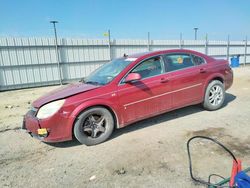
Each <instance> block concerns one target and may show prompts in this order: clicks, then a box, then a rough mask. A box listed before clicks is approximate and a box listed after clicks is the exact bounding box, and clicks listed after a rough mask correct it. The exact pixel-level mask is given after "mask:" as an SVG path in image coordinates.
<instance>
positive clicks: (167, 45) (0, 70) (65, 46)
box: [0, 38, 250, 91]
mask: <svg viewBox="0 0 250 188" xmlns="http://www.w3.org/2000/svg"><path fill="white" fill-rule="evenodd" d="M109 44H111V47H110V46H109ZM173 48H185V49H192V50H195V51H199V52H202V53H207V54H208V55H212V56H215V57H218V58H227V57H230V56H232V55H237V54H240V55H241V57H240V63H250V45H246V43H245V42H244V41H229V42H228V41H205V40H182V41H180V40H150V41H148V40H111V41H110V42H109V41H108V40H101V39H98V40H94V39H59V40H58V50H59V61H60V71H61V75H62V82H64V83H65V82H69V81H71V80H77V79H80V78H82V77H85V76H87V75H88V74H89V73H90V72H91V71H93V70H94V69H96V68H97V67H99V66H100V65H102V64H103V63H105V62H108V61H109V60H110V58H112V59H113V58H116V57H120V56H123V54H124V53H126V54H132V53H137V52H145V51H148V50H151V51H155V50H163V49H173ZM56 57H57V54H56V50H55V43H54V39H53V38H0V91H3V90H11V89H19V88H28V87H36V86H45V85H54V84H59V83H60V76H59V70H58V64H57V58H56ZM245 57H246V58H245Z"/></svg>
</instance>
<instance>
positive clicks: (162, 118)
mask: <svg viewBox="0 0 250 188" xmlns="http://www.w3.org/2000/svg"><path fill="white" fill-rule="evenodd" d="M235 99H236V96H235V95H233V94H230V93H226V97H225V102H224V104H223V106H222V108H224V107H226V106H227V105H228V104H229V103H230V102H232V101H234V100H235ZM202 111H204V109H203V108H202V107H201V105H193V106H188V107H184V108H180V109H177V110H174V111H170V112H166V113H164V114H161V115H157V116H155V117H151V118H147V119H145V120H141V121H139V122H136V123H133V124H131V125H128V126H126V127H124V128H121V129H116V130H115V131H114V132H113V134H112V136H111V137H110V139H109V140H112V139H115V138H117V137H119V136H121V135H123V134H127V133H129V132H132V131H137V130H140V129H143V128H146V127H150V126H153V125H156V124H158V123H162V122H166V121H170V120H173V119H177V118H180V117H184V116H187V115H191V114H195V113H198V112H202ZM46 144H48V145H50V146H54V147H59V148H67V147H74V146H78V145H81V144H80V143H79V142H78V141H77V140H76V139H75V138H74V139H73V140H71V141H66V142H59V143H46Z"/></svg>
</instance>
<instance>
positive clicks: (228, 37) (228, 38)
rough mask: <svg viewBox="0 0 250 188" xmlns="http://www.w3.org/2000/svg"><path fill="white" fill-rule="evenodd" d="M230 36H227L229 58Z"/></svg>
mask: <svg viewBox="0 0 250 188" xmlns="http://www.w3.org/2000/svg"><path fill="white" fill-rule="evenodd" d="M229 46H230V36H229V35H228V36H227V60H229Z"/></svg>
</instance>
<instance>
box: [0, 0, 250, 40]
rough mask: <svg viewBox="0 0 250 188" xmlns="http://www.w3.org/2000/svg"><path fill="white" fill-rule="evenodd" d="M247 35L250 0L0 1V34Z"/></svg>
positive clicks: (249, 32)
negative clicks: (107, 32)
mask: <svg viewBox="0 0 250 188" xmlns="http://www.w3.org/2000/svg"><path fill="white" fill-rule="evenodd" d="M50 20H57V21H58V22H59V23H58V24H57V31H58V36H59V37H74V38H105V36H104V35H103V33H105V32H106V31H107V30H108V29H110V31H111V38H115V39H146V38H147V32H150V36H151V38H152V39H179V36H180V33H182V35H183V39H194V30H193V28H194V27H198V28H199V29H198V39H205V35H206V33H207V34H208V38H209V39H210V40H226V39H227V35H230V39H232V40H243V39H244V38H245V37H246V36H248V38H250V0H237V1H236V0H0V37H53V27H52V25H51V24H50V23H49V21H50Z"/></svg>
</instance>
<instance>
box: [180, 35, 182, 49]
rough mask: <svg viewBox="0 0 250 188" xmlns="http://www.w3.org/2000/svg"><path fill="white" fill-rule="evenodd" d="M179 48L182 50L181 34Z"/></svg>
mask: <svg viewBox="0 0 250 188" xmlns="http://www.w3.org/2000/svg"><path fill="white" fill-rule="evenodd" d="M179 48H180V49H182V33H180V43H179Z"/></svg>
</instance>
